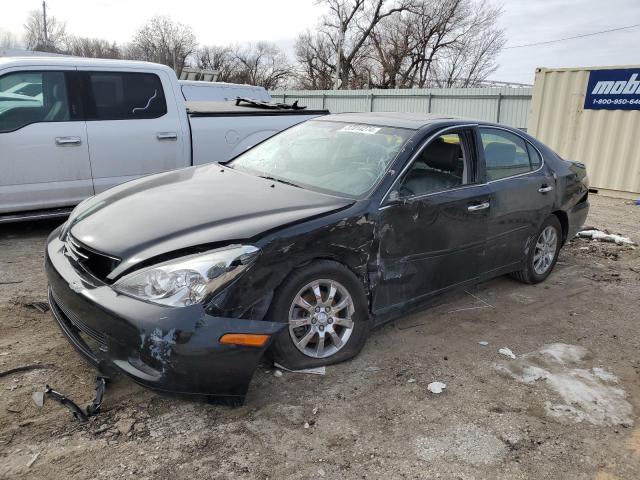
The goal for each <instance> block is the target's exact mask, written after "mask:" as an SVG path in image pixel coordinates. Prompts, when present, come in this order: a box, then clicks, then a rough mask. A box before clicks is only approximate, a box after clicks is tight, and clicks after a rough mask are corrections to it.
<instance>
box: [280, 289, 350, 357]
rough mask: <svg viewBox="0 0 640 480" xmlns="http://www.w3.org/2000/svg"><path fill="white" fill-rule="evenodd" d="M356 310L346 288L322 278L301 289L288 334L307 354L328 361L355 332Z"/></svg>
mask: <svg viewBox="0 0 640 480" xmlns="http://www.w3.org/2000/svg"><path fill="white" fill-rule="evenodd" d="M354 312H355V307H354V305H353V299H352V298H351V295H350V294H349V292H348V291H347V289H346V288H345V287H344V286H343V285H342V284H340V283H338V282H336V281H335V280H328V279H321V280H314V281H312V282H309V283H308V284H306V285H305V286H304V287H302V288H301V289H300V290H299V291H298V293H297V294H296V296H295V297H294V299H293V302H292V303H291V307H290V308H289V334H290V336H291V339H292V340H293V344H294V345H295V346H296V348H297V349H298V350H300V351H301V352H302V353H303V354H304V355H306V356H308V357H312V358H327V357H330V356H331V355H334V354H335V353H336V352H338V350H340V349H341V348H343V347H344V346H345V345H346V343H347V342H348V340H349V337H350V336H351V334H352V333H353V315H354Z"/></svg>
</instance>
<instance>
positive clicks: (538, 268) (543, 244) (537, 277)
mask: <svg viewBox="0 0 640 480" xmlns="http://www.w3.org/2000/svg"><path fill="white" fill-rule="evenodd" d="M561 242H562V226H561V225H560V221H559V220H558V217H556V216H555V215H551V216H549V217H548V218H547V219H546V220H545V221H544V222H543V223H542V226H541V227H540V230H538V233H537V235H536V237H535V242H534V244H533V245H532V246H531V248H530V249H529V253H528V254H527V258H526V259H525V266H524V268H523V269H522V270H520V271H518V272H514V273H512V274H511V276H512V277H513V278H515V279H516V280H519V281H521V282H523V283H529V284H533V283H540V282H542V281H544V280H545V279H546V278H547V277H548V276H549V275H550V274H551V272H552V271H553V267H554V266H555V264H556V262H557V260H558V253H559V252H560V246H561Z"/></svg>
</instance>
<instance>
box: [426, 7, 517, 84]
mask: <svg viewBox="0 0 640 480" xmlns="http://www.w3.org/2000/svg"><path fill="white" fill-rule="evenodd" d="M465 13H466V15H465V18H464V20H463V21H462V22H460V25H459V29H460V32H461V33H460V35H459V36H458V37H457V38H456V41H455V42H453V43H452V44H451V45H450V46H449V47H448V48H447V49H446V50H445V51H443V52H442V55H441V56H440V58H438V59H437V61H436V62H435V63H434V65H433V78H432V81H431V83H432V84H434V85H436V86H439V87H452V86H459V87H472V86H474V85H477V84H478V83H480V82H481V81H483V80H486V78H487V77H488V76H489V75H491V73H493V72H494V71H495V70H496V68H497V64H496V62H495V59H496V57H497V55H498V54H499V53H500V51H501V50H502V47H503V46H504V44H505V42H506V40H505V37H504V31H503V30H502V29H500V28H499V27H497V19H498V17H499V16H500V14H501V8H500V7H496V6H492V5H489V4H487V2H486V0H482V1H480V2H478V3H477V4H476V8H474V9H473V10H472V9H467V12H465Z"/></svg>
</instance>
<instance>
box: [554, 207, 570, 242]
mask: <svg viewBox="0 0 640 480" xmlns="http://www.w3.org/2000/svg"><path fill="white" fill-rule="evenodd" d="M552 215H555V216H556V218H557V219H558V221H559V222H560V226H561V227H562V242H561V245H564V244H565V242H566V241H567V234H568V232H569V216H568V215H567V212H565V211H564V210H556V211H555V212H552Z"/></svg>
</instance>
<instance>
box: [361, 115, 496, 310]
mask: <svg viewBox="0 0 640 480" xmlns="http://www.w3.org/2000/svg"><path fill="white" fill-rule="evenodd" d="M475 150H476V149H475V144H474V142H473V135H472V130H471V127H462V128H461V127H455V128H450V129H445V130H444V131H441V132H439V133H437V134H435V135H433V136H431V137H430V138H429V139H428V140H427V141H426V142H425V143H424V144H423V145H422V146H421V147H420V148H419V149H418V150H417V152H416V154H414V155H413V157H412V158H411V159H410V160H409V161H408V163H407V165H406V166H405V168H404V169H403V171H402V173H401V175H400V177H399V179H398V180H397V181H396V182H395V183H394V184H393V186H392V187H391V189H390V190H389V192H388V193H387V194H386V199H385V200H384V201H383V202H382V206H381V209H380V210H381V211H380V215H381V217H380V222H379V225H380V226H379V228H380V232H379V235H380V264H381V269H380V278H379V286H378V289H377V291H376V296H375V299H374V309H375V310H376V312H379V313H384V312H385V311H386V310H391V309H394V307H397V306H399V305H401V304H406V305H405V307H410V306H412V305H413V304H415V303H419V302H420V301H421V300H424V299H426V298H427V297H429V296H431V295H434V294H436V293H438V292H440V291H443V290H445V289H447V288H449V287H453V286H459V285H462V284H464V283H466V282H473V281H474V280H476V279H477V277H478V275H479V273H480V267H479V266H480V264H481V263H480V259H481V257H482V255H483V253H484V248H485V239H486V233H487V217H488V213H489V211H490V206H491V205H490V202H489V191H488V188H487V186H486V185H484V184H481V183H479V182H478V179H479V175H478V164H477V155H476V151H475ZM405 307H403V308H405Z"/></svg>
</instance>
